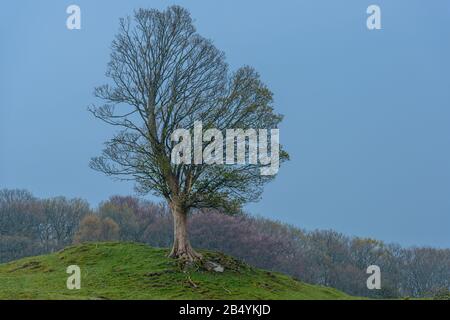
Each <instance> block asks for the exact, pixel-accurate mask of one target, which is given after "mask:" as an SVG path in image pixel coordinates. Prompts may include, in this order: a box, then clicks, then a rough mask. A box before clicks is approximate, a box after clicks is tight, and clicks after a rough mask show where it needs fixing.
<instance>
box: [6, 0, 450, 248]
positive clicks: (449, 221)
mask: <svg viewBox="0 0 450 320" xmlns="http://www.w3.org/2000/svg"><path fill="white" fill-rule="evenodd" d="M70 4H77V5H79V6H80V7H81V13H82V16H81V27H82V29H81V30H72V31H70V30H68V29H67V28H66V18H67V16H68V15H67V14H66V8H67V6H69V5H70ZM170 4H181V5H183V6H185V7H186V8H188V9H189V10H190V11H191V13H192V16H193V18H194V19H195V23H196V26H197V27H198V31H199V32H200V33H201V34H202V35H203V36H205V37H207V38H210V39H212V40H213V41H214V43H215V44H216V46H217V47H218V48H219V49H221V50H223V51H224V52H225V53H226V56H227V61H228V62H229V63H230V65H231V67H232V68H233V69H234V68H238V67H239V66H241V65H245V64H248V65H252V66H254V67H255V68H256V69H257V70H258V71H259V72H260V74H261V76H262V79H263V80H264V81H265V82H266V83H267V85H268V86H269V87H270V88H271V89H272V91H273V92H274V94H275V106H276V110H277V111H278V112H280V113H282V114H284V115H285V120H284V122H283V124H282V126H281V131H280V135H281V137H280V139H281V143H282V144H283V145H284V146H285V148H286V149H287V150H288V151H289V152H290V155H291V158H292V160H291V161H290V162H289V163H288V164H287V165H285V166H283V167H282V168H281V170H280V172H279V175H278V177H277V179H276V180H275V181H274V182H273V183H271V184H270V185H268V186H267V187H266V189H265V193H264V195H263V198H262V200H261V201H260V202H259V203H257V204H251V205H249V206H248V207H247V210H248V211H249V212H251V213H252V214H259V215H262V216H265V217H270V218H274V219H277V220H280V221H283V222H287V223H291V224H293V225H295V226H298V227H301V228H305V229H309V230H311V229H316V228H319V229H335V230H338V231H341V232H344V233H346V234H348V235H357V236H370V237H375V238H378V239H381V240H385V241H387V242H397V243H400V244H402V245H407V246H409V245H432V246H439V247H450V233H449V228H450V26H449V23H450V2H449V1H446V0H441V1H439V0H434V1H424V0H423V1H412V0H402V1H400V0H397V1H375V0H373V1H366V0H353V1H349V0H341V1H337V0H328V1H320V0H307V1H299V0H292V1H261V0H252V1H250V0H246V1H232V0H229V1H220V2H219V1H206V0H203V1H199V0H196V1H157V0H152V1H142V0H141V1H130V0H127V1H106V0H104V1H101V0H96V1H87V0H73V1H62V0H54V1H44V0H43V1H31V0H30V1H24V0H21V1H8V3H6V2H5V3H3V2H2V4H1V6H0V152H1V153H0V188H25V189H28V190H30V191H31V192H33V193H34V194H35V195H36V196H38V197H52V196H58V195H64V196H67V197H81V198H84V199H87V200H89V202H90V203H91V204H92V205H94V206H95V205H97V204H98V203H99V202H100V201H101V200H104V199H107V198H108V197H109V196H111V195H113V194H122V195H128V194H133V186H132V185H131V184H129V183H124V182H117V181H113V180H111V179H110V178H108V177H105V176H103V175H101V174H100V173H97V172H94V171H92V170H91V169H89V167H88V162H89V159H90V157H92V156H96V155H98V154H99V153H100V151H101V149H102V143H103V142H104V141H105V140H106V139H107V138H108V137H110V136H111V134H112V131H111V128H108V127H107V126H105V125H103V124H102V123H100V122H98V120H95V119H94V118H93V117H92V116H91V115H90V114H89V113H88V112H87V111H86V108H87V106H88V105H89V104H91V103H94V102H96V100H95V99H94V97H93V95H92V92H93V88H94V87H95V86H97V85H101V84H103V83H104V82H105V81H106V78H105V76H104V73H105V70H106V64H107V62H108V60H109V47H110V44H111V41H112V39H113V37H114V34H115V33H116V32H117V30H118V19H119V17H123V16H125V15H128V14H131V13H132V11H133V9H136V8H139V7H146V8H159V9H163V8H165V7H167V6H168V5H170ZM371 4H378V5H379V6H380V7H381V12H382V30H374V31H369V30H368V29H367V27H366V18H367V14H366V9H367V7H368V6H369V5H371ZM149 198H151V197H149Z"/></svg>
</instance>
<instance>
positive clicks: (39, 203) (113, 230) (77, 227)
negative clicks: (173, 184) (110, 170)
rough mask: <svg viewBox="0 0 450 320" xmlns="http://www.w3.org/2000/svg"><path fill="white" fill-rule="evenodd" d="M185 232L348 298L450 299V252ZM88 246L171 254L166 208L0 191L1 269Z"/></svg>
mask: <svg viewBox="0 0 450 320" xmlns="http://www.w3.org/2000/svg"><path fill="white" fill-rule="evenodd" d="M189 228H190V237H191V240H192V244H193V245H194V246H196V247H198V248H204V249H210V250H218V251H221V252H224V253H226V254H229V255H232V256H234V257H236V258H239V259H241V260H243V261H245V262H246V263H248V264H250V265H253V266H256V267H259V268H264V269H268V270H273V271H279V272H283V273H286V274H288V275H291V276H292V277H294V278H297V279H299V280H301V281H304V282H308V283H312V284H319V285H324V286H331V287H334V288H337V289H340V290H342V291H344V292H347V293H349V294H352V295H358V296H368V297H379V298H392V297H407V296H408V297H432V296H436V295H442V294H443V293H444V294H448V290H449V288H450V249H437V248H429V247H412V248H403V247H401V246H399V245H396V244H386V243H384V242H382V241H379V240H375V239H369V238H357V237H348V236H345V235H343V234H341V233H338V232H336V231H332V230H316V231H305V230H302V229H299V228H296V227H294V226H291V225H287V224H283V223H280V222H277V221H273V220H270V219H265V218H261V217H254V216H250V215H247V214H236V215H226V214H223V213H220V212H218V211H211V210H198V211H196V212H194V213H192V214H191V219H190V222H189ZM90 241H134V242H141V243H146V244H149V245H151V246H156V247H170V246H171V245H172V242H173V216H172V214H171V212H170V208H168V207H167V205H164V204H156V203H153V202H151V201H147V200H143V199H139V198H135V197H130V196H128V197H123V196H113V197H111V198H110V199H109V200H107V201H105V202H103V203H101V204H100V205H99V207H98V208H97V209H93V208H91V207H90V205H89V203H88V202H86V201H85V200H82V199H67V198H65V197H57V198H52V199H38V198H36V197H34V196H33V195H32V194H31V193H30V192H28V191H25V190H1V191H0V262H1V263H4V262H8V261H11V260H15V259H19V258H22V257H26V256H34V255H39V254H45V253H51V252H55V251H58V250H60V249H62V248H64V247H66V246H68V245H72V244H77V243H83V242H90ZM374 264H375V265H378V266H379V267H380V268H381V272H382V289H381V290H368V289H367V287H366V279H367V277H368V275H367V274H366V269H367V267H368V266H369V265H374Z"/></svg>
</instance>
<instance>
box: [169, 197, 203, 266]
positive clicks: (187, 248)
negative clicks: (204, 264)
mask: <svg viewBox="0 0 450 320" xmlns="http://www.w3.org/2000/svg"><path fill="white" fill-rule="evenodd" d="M170 208H171V210H172V216H173V247H172V251H171V252H170V254H169V257H171V258H176V259H180V260H183V261H187V262H192V261H196V260H199V259H202V255H201V254H199V253H197V252H195V250H194V249H192V246H191V244H190V242H189V237H188V233H187V212H186V211H185V210H182V209H181V208H180V206H178V205H176V204H171V205H170Z"/></svg>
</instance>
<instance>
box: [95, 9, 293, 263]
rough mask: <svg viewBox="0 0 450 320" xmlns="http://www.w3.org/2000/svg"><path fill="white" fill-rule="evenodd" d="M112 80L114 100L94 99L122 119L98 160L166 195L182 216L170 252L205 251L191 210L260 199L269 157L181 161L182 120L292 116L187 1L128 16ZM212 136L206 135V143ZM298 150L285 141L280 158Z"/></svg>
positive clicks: (254, 120)
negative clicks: (236, 65)
mask: <svg viewBox="0 0 450 320" xmlns="http://www.w3.org/2000/svg"><path fill="white" fill-rule="evenodd" d="M106 75H107V77H108V78H109V79H110V80H111V82H110V84H108V85H104V86H101V87H99V88H97V89H96V91H95V94H96V97H98V98H101V99H102V100H103V101H104V102H105V104H104V105H102V106H92V107H91V108H90V111H91V112H92V113H93V114H94V115H95V117H97V118H99V119H101V120H103V121H104V122H106V123H108V124H110V125H113V126H116V127H118V128H120V130H119V131H118V133H117V134H116V135H115V136H114V137H113V138H112V139H111V140H109V141H108V142H106V147H105V149H104V150H103V153H102V155H101V156H100V157H97V158H93V159H92V161H91V164H90V165H91V167H92V168H93V169H95V170H98V171H100V172H103V173H105V174H107V175H110V176H115V177H118V178H119V179H130V180H134V181H135V183H136V189H137V191H138V192H140V193H142V194H146V193H150V192H151V193H153V194H154V195H156V196H160V197H163V198H164V199H165V200H166V201H167V202H168V205H169V206H170V208H171V211H172V214H173V218H174V242H173V248H172V252H171V254H170V256H172V257H176V258H182V259H186V260H189V261H192V260H196V259H198V258H201V255H200V254H198V253H197V252H195V251H194V250H193V249H192V247H191V245H190V243H189V240H188V236H187V225H186V222H187V215H188V213H189V211H190V210H192V209H196V208H218V209H222V210H224V211H225V212H236V211H238V210H239V209H240V208H241V206H242V204H244V203H246V202H248V201H255V200H257V199H259V197H260V194H261V192H262V188H263V185H264V184H265V183H266V182H268V181H269V180H271V179H272V178H273V176H262V175H261V174H260V168H261V165H258V164H256V165H255V164H239V165H206V164H181V165H175V164H173V163H171V153H172V149H173V147H174V142H173V141H172V140H171V134H172V133H173V132H174V130H176V129H178V128H183V129H189V130H192V129H193V127H194V122H195V121H202V123H203V128H204V129H209V128H217V129H219V130H221V131H222V132H225V130H226V129H232V128H240V129H244V130H246V129H248V128H264V129H266V128H267V129H273V128H277V127H278V124H279V123H280V121H281V119H282V117H281V116H280V115H278V114H275V113H274V112H273V109H272V106H271V104H272V93H271V92H270V90H269V89H268V88H267V87H266V86H265V85H264V84H263V83H262V82H261V81H260V79H259V75H258V74H257V72H255V70H253V69H252V68H250V67H243V68H240V69H239V70H237V71H236V72H234V73H232V74H230V73H229V71H228V65H227V64H226V62H225V58H224V54H223V53H222V52H221V51H219V50H218V49H216V48H215V46H214V45H213V43H212V42H211V41H210V40H207V39H205V38H203V37H201V36H200V35H198V34H197V32H196V30H195V27H194V26H193V24H192V19H191V17H190V14H189V12H188V11H187V10H185V9H183V8H181V7H178V6H172V7H169V8H168V9H167V10H165V11H162V12H161V11H157V10H144V9H140V10H137V11H136V12H135V14H134V17H133V18H130V17H128V18H126V19H121V21H120V30H119V33H118V35H117V36H116V38H115V40H114V41H113V43H112V53H111V61H110V63H109V64H108V69H107V73H106ZM203 144H204V143H203ZM287 158H288V155H287V153H285V152H284V151H282V150H281V152H280V161H283V160H285V159H287Z"/></svg>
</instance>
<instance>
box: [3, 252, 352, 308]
mask: <svg viewBox="0 0 450 320" xmlns="http://www.w3.org/2000/svg"><path fill="white" fill-rule="evenodd" d="M201 252H202V253H203V255H204V256H205V257H206V258H208V259H209V260H212V261H216V262H218V263H220V264H221V265H223V266H225V272H223V273H216V272H210V271H206V270H204V269H202V268H193V267H191V268H189V270H183V268H182V267H181V265H179V263H178V262H176V261H175V260H173V259H169V258H167V257H166V256H167V253H168V251H167V250H166V249H156V248H151V247H149V246H146V245H142V244H134V243H97V244H95V243H93V244H85V245H80V246H73V247H68V248H66V249H64V250H62V251H60V252H57V253H54V254H49V255H45V256H39V257H31V258H25V259H21V260H18V261H14V262H10V263H7V264H2V265H0V299H58V300H59V299H196V300H197V299H352V298H353V297H351V296H348V295H346V294H344V293H342V292H340V291H338V290H335V289H332V288H326V287H320V286H314V285H309V284H305V283H301V282H299V281H296V280H294V279H293V278H292V277H289V276H286V275H283V274H279V273H273V272H268V271H264V270H260V269H256V268H252V267H250V266H248V265H246V264H244V263H241V262H239V261H237V260H234V259H232V258H230V257H228V256H225V255H223V254H220V253H214V252H209V251H201ZM69 265H78V266H79V267H80V268H81V289H80V290H68V289H67V287H66V281H67V278H68V276H69V275H68V274H67V273H66V268H67V267H68V266H69Z"/></svg>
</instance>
